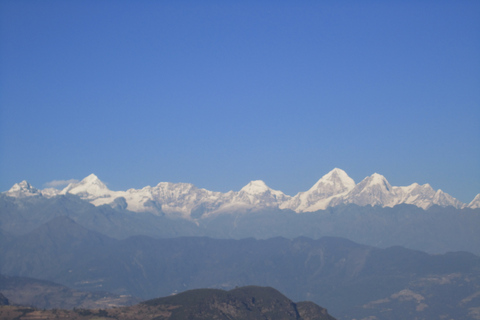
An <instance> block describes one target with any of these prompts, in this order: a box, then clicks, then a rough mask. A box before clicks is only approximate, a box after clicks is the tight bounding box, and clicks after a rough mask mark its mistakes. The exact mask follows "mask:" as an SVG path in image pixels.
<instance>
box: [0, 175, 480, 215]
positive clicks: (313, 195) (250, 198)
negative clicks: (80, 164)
mask: <svg viewBox="0 0 480 320" xmlns="http://www.w3.org/2000/svg"><path fill="white" fill-rule="evenodd" d="M4 194H5V195H8V196H11V197H26V196H44V197H52V196H55V195H65V194H75V195H78V196H79V197H80V198H81V199H84V200H87V201H89V202H90V203H92V204H94V205H95V206H100V205H104V204H108V205H110V206H112V207H114V208H122V209H127V210H129V211H133V212H152V213H155V214H157V215H167V216H171V217H175V218H178V217H181V218H184V219H188V220H196V219H198V218H205V217H208V216H211V215H218V214H222V213H230V212H238V211H252V210H254V211H258V210H263V209H272V208H273V209H289V210H292V211H294V212H297V213H302V212H314V211H318V210H325V209H326V208H329V207H335V206H338V205H345V204H356V205H359V206H381V207H394V206H397V205H399V204H411V205H414V206H417V207H419V208H422V209H428V208H430V207H432V206H434V205H436V206H441V207H448V206H452V207H454V208H457V209H460V208H464V207H470V208H477V207H478V206H479V204H478V201H479V200H478V199H477V198H478V196H477V198H476V199H477V200H473V201H472V203H470V204H468V205H466V204H464V203H461V202H460V201H458V200H457V199H455V198H453V197H452V196H450V195H448V194H446V193H444V192H443V191H442V190H437V191H435V190H434V189H433V188H432V187H431V186H430V185H429V184H425V185H419V184H417V183H414V184H412V185H410V186H405V187H395V186H391V185H390V184H389V183H388V181H387V180H386V178H385V177H384V176H382V175H380V174H377V173H374V174H373V175H371V176H369V177H366V178H365V179H363V180H362V181H361V182H359V183H358V184H355V182H354V181H353V179H351V178H350V177H349V176H348V175H347V174H346V172H345V171H343V170H341V169H338V168H336V169H333V170H332V171H330V172H329V173H327V174H326V175H325V176H323V177H322V178H321V179H320V180H318V181H317V183H315V184H314V185H313V186H312V188H310V189H309V190H308V191H305V192H299V193H298V194H297V195H295V196H293V197H292V196H288V195H285V194H284V193H283V192H281V191H278V190H273V189H271V188H269V187H268V186H267V185H266V184H265V182H263V181H261V180H256V181H251V182H250V183H248V184H247V185H246V186H245V187H243V188H242V189H241V190H240V191H229V192H227V193H222V192H214V191H209V190H206V189H200V188H197V187H195V186H194V185H192V184H189V183H170V182H160V183H159V184H158V185H156V186H154V187H151V186H147V187H144V188H142V189H129V190H127V191H112V190H109V189H108V188H107V186H106V185H105V184H104V183H103V182H102V181H101V180H100V179H99V178H98V177H97V176H95V175H94V174H91V175H89V176H88V177H86V178H85V179H83V180H82V181H80V182H78V183H71V184H69V185H68V186H67V187H66V188H64V189H63V190H61V191H59V190H55V189H44V190H38V189H36V188H34V187H32V186H31V185H30V184H29V183H28V182H26V181H23V182H21V183H18V184H15V185H14V186H13V187H12V188H11V189H10V190H9V191H6V192H4Z"/></svg>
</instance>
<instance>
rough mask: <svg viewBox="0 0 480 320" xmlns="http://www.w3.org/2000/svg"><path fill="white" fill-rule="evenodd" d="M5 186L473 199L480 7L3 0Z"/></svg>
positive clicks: (479, 157) (478, 176)
mask: <svg viewBox="0 0 480 320" xmlns="http://www.w3.org/2000/svg"><path fill="white" fill-rule="evenodd" d="M0 20H1V22H0V23H1V29H0V191H6V190H8V189H9V188H10V187H11V186H12V185H13V184H14V183H16V182H20V181H22V180H27V181H29V182H30V183H31V184H32V185H34V186H35V187H37V188H44V187H45V186H47V185H48V183H49V182H51V181H53V180H69V179H82V178H84V177H85V176H87V175H88V174H90V173H95V174H96V175H97V176H98V177H99V178H100V179H101V180H102V181H104V182H106V183H107V185H108V187H109V188H110V189H112V190H126V189H128V188H141V187H144V186H146V185H156V184H157V183H159V182H161V181H170V182H190V183H193V184H194V185H196V186H197V187H201V188H206V189H209V190H213V191H223V192H225V191H228V190H239V189H240V188H241V187H242V186H244V185H246V184H247V183H248V182H249V181H250V180H256V179H261V180H264V181H265V182H266V183H267V184H268V185H269V186H270V187H272V188H274V189H278V190H282V191H283V192H285V193H286V194H289V195H295V194H296V193H297V192H299V191H305V190H307V189H309V188H310V187H311V186H312V185H313V184H314V183H315V182H316V181H317V180H318V179H319V178H320V177H321V176H322V175H324V174H326V173H327V172H328V171H330V170H331V169H333V168H335V167H338V168H341V169H344V170H345V171H346V172H347V173H348V174H349V175H350V176H351V177H352V178H353V179H354V180H355V181H356V182H357V183H358V182H360V181H361V180H362V179H363V178H365V177H366V176H368V175H371V174H373V173H374V172H378V173H380V174H383V175H384V176H385V177H386V178H387V179H388V180H389V182H390V183H391V184H392V185H398V186H401V185H409V184H411V183H413V182H418V183H421V184H423V183H430V184H431V185H432V187H433V188H435V189H442V190H443V191H445V192H447V193H449V194H451V195H452V196H454V197H456V198H458V199H459V200H461V201H463V202H469V201H471V200H472V199H473V197H474V196H475V195H476V194H477V193H480V1H477V0H472V1H442V0H440V1H437V0H435V1H368V0H367V1H282V0H280V1H262V0H260V1H208V0H207V1H107V0H104V1H88V0H87V1H48V0H46V1H21V0H20V1H19V0H15V1H9V0H3V1H1V2H0Z"/></svg>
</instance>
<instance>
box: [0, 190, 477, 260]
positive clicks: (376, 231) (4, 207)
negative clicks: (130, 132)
mask: <svg viewBox="0 0 480 320" xmlns="http://www.w3.org/2000/svg"><path fill="white" fill-rule="evenodd" d="M118 202H122V201H121V200H118ZM157 209H158V208H157ZM198 210H200V209H198ZM198 214H199V215H201V214H200V213H198ZM62 215H65V216H68V217H70V218H71V219H73V220H74V221H75V222H77V223H78V224H80V225H82V226H84V227H86V228H88V229H90V230H95V231H98V232H100V233H102V234H105V235H108V236H110V237H112V238H116V239H125V238H127V237H129V236H134V235H146V236H151V237H154V238H169V237H179V236H208V237H212V238H231V239H242V238H247V237H253V238H257V239H267V238H271V237H286V238H295V237H299V236H305V237H310V238H313V239H317V238H320V237H323V236H335V237H345V238H348V239H350V240H353V241H356V242H358V243H362V244H367V245H372V246H377V247H382V248H385V247H389V246H394V245H400V246H404V247H407V248H411V249H416V250H422V251H426V252H429V253H445V252H448V251H469V252H472V253H475V254H480V233H479V232H478V227H479V226H480V209H469V208H464V209H455V208H453V207H439V206H432V207H430V208H428V209H427V210H423V209H421V208H418V207H416V206H413V205H405V204H404V205H397V206H395V207H393V208H389V207H386V208H382V207H379V206H373V207H372V206H363V207H362V206H357V205H353V204H350V205H339V206H336V207H330V208H327V209H326V210H321V211H317V212H304V213H301V214H297V213H295V212H293V211H290V210H280V209H264V210H259V211H249V212H245V211H233V212H230V213H226V214H221V215H216V216H209V217H206V218H201V219H197V220H195V221H189V220H185V219H170V218H168V217H167V216H165V215H162V214H158V212H157V214H156V215H154V214H150V213H148V212H130V211H127V210H125V209H123V208H122V206H120V207H118V206H115V208H112V206H109V205H102V206H97V207H96V206H94V205H92V204H90V203H89V202H87V201H84V200H82V199H80V198H78V197H77V196H75V195H72V194H66V195H60V196H55V197H52V198H46V197H41V196H32V197H23V198H14V197H9V196H7V195H5V194H0V229H1V230H3V232H4V233H5V234H11V235H21V234H25V233H27V232H29V231H32V230H33V229H35V228H37V227H39V226H40V225H42V224H44V223H46V222H48V221H49V220H51V219H52V218H54V217H57V216H62ZM194 215H195V214H194Z"/></svg>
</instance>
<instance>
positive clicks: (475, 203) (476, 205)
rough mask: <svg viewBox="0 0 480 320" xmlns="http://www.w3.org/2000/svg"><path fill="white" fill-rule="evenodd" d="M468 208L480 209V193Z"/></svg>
mask: <svg viewBox="0 0 480 320" xmlns="http://www.w3.org/2000/svg"><path fill="white" fill-rule="evenodd" d="M468 208H470V209H477V208H480V193H479V194H477V195H476V196H475V198H473V200H472V201H471V202H470V203H469V204H468Z"/></svg>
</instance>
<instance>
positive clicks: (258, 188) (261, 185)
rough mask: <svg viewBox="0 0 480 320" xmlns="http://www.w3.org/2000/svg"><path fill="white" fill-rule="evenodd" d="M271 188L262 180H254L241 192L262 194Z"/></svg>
mask: <svg viewBox="0 0 480 320" xmlns="http://www.w3.org/2000/svg"><path fill="white" fill-rule="evenodd" d="M270 190H271V189H270V188H269V187H268V186H267V185H266V184H265V182H263V181H262V180H253V181H250V182H249V183H248V184H247V185H246V186H245V187H243V188H242V189H241V190H240V192H242V191H243V192H245V193H248V194H262V193H265V192H267V191H270Z"/></svg>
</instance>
